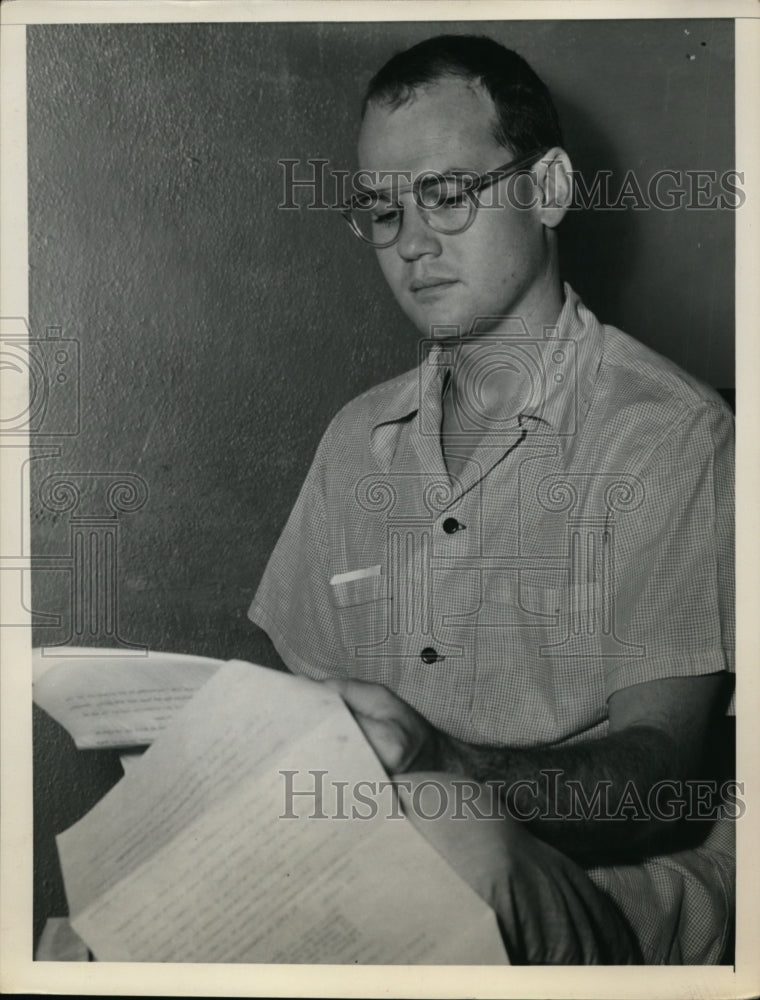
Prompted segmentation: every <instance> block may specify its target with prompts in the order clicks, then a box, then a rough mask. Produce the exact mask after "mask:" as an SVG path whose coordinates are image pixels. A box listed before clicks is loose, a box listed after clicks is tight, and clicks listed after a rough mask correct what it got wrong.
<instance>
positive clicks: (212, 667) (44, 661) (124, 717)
mask: <svg viewBox="0 0 760 1000" xmlns="http://www.w3.org/2000/svg"><path fill="white" fill-rule="evenodd" d="M77 652H78V653H79V655H76V654H75V653H74V651H70V650H67V654H66V655H65V656H61V657H59V658H56V657H55V655H51V654H50V653H49V652H48V653H47V655H44V656H43V655H42V653H41V651H40V650H33V653H32V679H33V696H34V701H35V703H36V704H37V705H39V707H40V708H43V709H44V710H45V711H46V712H47V713H48V715H51V716H52V717H53V718H54V719H55V720H56V722H58V723H60V724H61V725H62V726H63V727H64V729H65V730H66V731H67V732H68V733H69V734H70V735H71V737H72V738H73V740H74V743H75V744H76V746H77V747H78V748H79V749H80V750H87V749H94V748H105V747H129V746H145V745H146V744H149V743H152V742H153V740H154V739H155V738H156V736H157V735H158V734H159V733H161V732H163V730H164V729H165V728H166V727H167V725H168V724H169V723H170V722H171V721H172V719H173V718H174V716H175V715H176V714H177V712H178V711H179V710H180V709H182V708H184V706H185V705H186V704H187V703H188V701H190V699H191V698H192V697H193V695H194V694H195V693H196V692H197V691H198V689H199V688H200V687H201V686H202V685H203V684H205V683H206V681H207V680H208V679H209V678H210V677H211V676H212V675H213V674H214V673H215V672H216V671H217V670H218V669H219V667H220V666H222V664H223V663H224V661H223V660H212V659H207V658H205V657H201V656H185V655H183V654H178V653H158V652H149V653H148V654H147V655H146V656H114V655H113V654H114V651H113V650H97V649H84V648H83V649H81V650H78V651H77Z"/></svg>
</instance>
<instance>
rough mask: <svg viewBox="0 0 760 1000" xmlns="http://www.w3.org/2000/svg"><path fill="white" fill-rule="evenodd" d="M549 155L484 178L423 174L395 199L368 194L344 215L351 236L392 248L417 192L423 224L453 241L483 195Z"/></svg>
mask: <svg viewBox="0 0 760 1000" xmlns="http://www.w3.org/2000/svg"><path fill="white" fill-rule="evenodd" d="M544 153H546V149H536V150H534V151H533V152H531V153H529V154H528V155H527V156H522V157H520V158H519V159H518V160H511V161H510V162H508V163H505V164H503V165H502V166H500V167H496V168H495V169H494V170H488V171H486V173H484V174H476V173H473V172H471V171H466V170H461V171H460V170H457V171H454V172H452V173H451V174H448V175H446V176H444V175H443V174H437V173H435V172H432V171H431V172H428V173H426V174H422V175H421V176H420V178H418V180H416V181H415V182H414V184H413V185H412V186H411V187H407V188H405V189H403V190H401V189H397V190H396V191H395V192H393V193H394V194H395V196H396V197H395V198H391V197H390V196H389V192H387V191H367V192H362V193H361V194H357V195H354V197H353V198H352V199H351V201H350V202H349V204H348V205H346V206H345V207H344V208H342V209H341V214H342V215H343V218H344V219H345V220H346V222H347V223H348V224H349V226H350V227H351V232H352V233H353V234H354V235H355V236H357V237H358V238H359V239H360V240H363V242H365V243H369V244H370V246H373V247H376V248H378V249H384V248H385V247H390V246H393V244H394V243H395V242H396V241H397V240H398V238H399V236H400V235H401V226H402V224H403V220H404V207H403V205H401V204H400V203H399V201H398V195H400V194H404V193H406V192H407V191H410V190H411V191H412V193H413V196H414V203H415V205H416V207H417V211H418V212H419V214H420V216H421V217H422V219H423V220H424V221H425V222H426V223H427V225H428V226H430V228H431V229H433V230H435V232H437V233H445V234H446V235H448V236H453V235H456V234H457V233H463V232H464V231H465V229H468V228H469V227H470V226H471V225H472V223H473V221H474V219H475V213H476V212H477V210H478V208H480V207H481V205H480V200H479V198H478V195H479V194H480V193H481V192H482V191H485V190H486V189H488V188H490V187H492V185H494V184H496V183H497V182H498V181H501V180H504V179H505V178H506V177H511V176H513V175H514V174H518V173H520V172H523V171H526V170H527V169H528V168H529V167H531V166H532V165H533V164H534V163H535V162H536V161H537V160H539V159H540V158H541V157H542V156H543V155H544Z"/></svg>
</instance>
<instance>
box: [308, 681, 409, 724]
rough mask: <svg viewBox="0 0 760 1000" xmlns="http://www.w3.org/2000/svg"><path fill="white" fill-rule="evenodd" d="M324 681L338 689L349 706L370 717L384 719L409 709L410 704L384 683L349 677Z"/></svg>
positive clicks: (334, 689)
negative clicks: (405, 702) (384, 685)
mask: <svg viewBox="0 0 760 1000" xmlns="http://www.w3.org/2000/svg"><path fill="white" fill-rule="evenodd" d="M323 683H324V684H326V685H327V686H328V687H330V688H332V689H333V691H337V692H338V694H340V695H341V697H342V698H343V700H344V701H345V703H346V704H347V705H348V706H349V708H351V709H353V710H354V711H355V712H361V713H362V715H367V716H369V717H370V718H374V719H384V718H387V717H388V716H389V715H391V716H395V715H398V714H401V713H403V712H404V711H408V706H407V705H405V704H404V702H403V701H402V700H401V699H400V698H397V697H396V695H395V694H393V693H392V692H391V691H389V690H388V688H386V687H383V685H382V684H372V683H369V682H368V681H356V680H351V679H350V678H347V677H340V678H338V677H331V678H330V679H329V680H326V681H323Z"/></svg>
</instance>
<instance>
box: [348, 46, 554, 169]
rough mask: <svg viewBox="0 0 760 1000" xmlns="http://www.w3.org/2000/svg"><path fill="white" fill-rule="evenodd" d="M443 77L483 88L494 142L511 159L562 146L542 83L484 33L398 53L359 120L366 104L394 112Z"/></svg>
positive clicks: (375, 81)
mask: <svg viewBox="0 0 760 1000" xmlns="http://www.w3.org/2000/svg"><path fill="white" fill-rule="evenodd" d="M447 77H455V78H456V77H460V78H462V79H464V80H474V81H477V82H478V83H479V84H481V86H482V87H483V88H484V89H485V90H486V92H487V93H488V94H489V95H490V97H491V99H492V101H493V103H494V108H495V111H496V121H495V125H494V129H493V134H494V138H495V139H496V141H497V142H498V143H500V144H501V145H502V146H505V147H506V148H508V149H510V150H511V151H512V152H513V153H514V155H515V156H524V155H529V154H530V153H531V152H532V151H533V150H534V149H539V148H540V149H550V148H551V147H552V146H561V145H562V129H561V127H560V123H559V116H558V115H557V110H556V108H555V107H554V102H553V101H552V98H551V95H550V93H549V91H548V89H547V87H546V85H545V84H544V82H543V81H542V80H541V79H540V78H539V77H538V76H537V75H536V73H535V72H534V71H533V70H532V69H531V68H530V66H529V65H528V63H527V62H526V61H525V60H524V59H523V58H522V56H519V55H518V54H517V53H516V52H513V51H512V50H511V49H507V48H505V47H504V46H503V45H500V44H499V43H498V42H495V41H494V40H493V39H492V38H486V37H485V36H483V35H438V36H436V37H435V38H428V39H426V40H425V41H424V42H419V43H418V44H417V45H413V46H412V47H411V48H410V49H407V50H406V51H404V52H397V53H396V55H394V56H392V58H391V59H389V60H388V62H387V63H386V64H385V65H384V66H383V67H382V69H380V70H379V71H378V72H377V73H376V74H375V75H374V76H373V77H372V79H371V80H370V82H369V84H368V85H367V90H366V93H365V95H364V100H363V102H362V118H363V117H364V115H365V113H366V111H367V107H368V105H369V104H370V103H373V104H385V105H388V106H390V107H391V108H392V109H393V110H395V109H396V108H399V107H401V106H402V105H404V104H406V103H408V102H409V101H411V100H412V99H413V98H414V96H415V91H416V90H417V89H418V88H419V87H422V86H424V85H425V84H426V83H434V82H436V81H438V80H441V79H444V78H447Z"/></svg>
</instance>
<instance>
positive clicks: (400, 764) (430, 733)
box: [323, 678, 442, 775]
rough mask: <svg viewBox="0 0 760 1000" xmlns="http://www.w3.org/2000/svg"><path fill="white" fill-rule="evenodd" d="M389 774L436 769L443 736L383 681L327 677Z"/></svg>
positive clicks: (330, 685)
mask: <svg viewBox="0 0 760 1000" xmlns="http://www.w3.org/2000/svg"><path fill="white" fill-rule="evenodd" d="M323 683H325V684H326V685H327V686H328V687H331V688H333V690H335V691H337V692H338V693H339V694H340V695H341V697H342V698H343V700H344V701H345V703H346V704H347V705H348V707H349V708H350V709H351V712H352V714H353V716H354V718H355V719H356V721H357V722H358V723H359V726H360V727H361V730H362V732H363V733H364V735H365V736H366V737H367V740H368V741H369V743H370V746H371V747H372V749H373V750H374V751H375V753H376V754H377V756H378V757H379V758H380V762H381V763H382V765H383V767H384V768H385V769H386V771H387V772H388V774H391V775H393V774H398V772H399V771H408V770H426V771H427V770H429V771H433V770H438V769H439V768H440V767H441V764H440V741H441V739H442V736H441V734H440V733H438V731H437V730H436V729H434V728H433V726H431V725H430V723H429V722H428V721H427V720H426V719H424V718H423V717H422V716H421V715H420V713H419V712H417V711H415V710H414V709H413V708H412V707H411V705H407V703H406V702H405V701H402V699H401V698H399V697H398V696H397V695H395V694H393V692H392V691H389V690H388V688H387V687H384V686H383V685H382V684H371V683H368V682H367V681H355V680H348V679H343V678H330V679H329V680H326V681H324V682H323Z"/></svg>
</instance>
